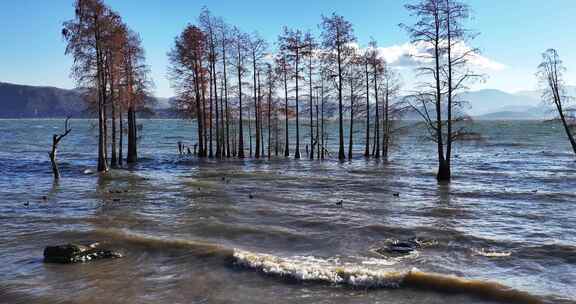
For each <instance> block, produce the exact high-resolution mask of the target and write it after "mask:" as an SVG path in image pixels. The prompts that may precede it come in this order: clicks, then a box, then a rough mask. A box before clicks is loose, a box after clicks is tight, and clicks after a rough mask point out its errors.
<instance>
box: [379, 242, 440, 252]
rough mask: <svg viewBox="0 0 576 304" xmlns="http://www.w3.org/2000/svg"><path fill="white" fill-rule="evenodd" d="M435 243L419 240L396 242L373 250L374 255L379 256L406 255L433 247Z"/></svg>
mask: <svg viewBox="0 0 576 304" xmlns="http://www.w3.org/2000/svg"><path fill="white" fill-rule="evenodd" d="M435 244H437V242H436V241H421V240H419V239H411V240H397V241H394V242H391V243H390V244H387V245H386V246H384V247H381V248H377V249H375V251H376V253H378V254H381V255H390V254H392V255H406V254H410V253H412V252H413V251H414V250H416V249H420V248H425V247H429V246H434V245H435Z"/></svg>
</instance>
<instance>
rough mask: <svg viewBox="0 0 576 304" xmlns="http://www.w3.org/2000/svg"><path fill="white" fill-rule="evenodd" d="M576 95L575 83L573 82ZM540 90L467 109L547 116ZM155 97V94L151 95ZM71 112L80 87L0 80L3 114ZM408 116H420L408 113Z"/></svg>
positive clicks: (471, 95) (479, 114)
mask: <svg viewBox="0 0 576 304" xmlns="http://www.w3.org/2000/svg"><path fill="white" fill-rule="evenodd" d="M569 90H572V91H573V93H574V94H573V95H574V96H576V87H574V86H570V87H569ZM540 95H541V94H540V92H539V91H537V90H535V91H521V92H516V93H507V92H504V91H500V90H493V89H485V90H479V91H471V92H467V93H465V94H464V96H463V97H464V99H465V100H466V101H468V104H469V106H468V107H467V108H466V109H464V110H465V112H466V113H467V114H468V115H470V116H472V117H474V118H476V119H547V118H550V117H551V116H552V115H553V114H551V113H549V112H547V111H548V108H547V107H546V106H545V105H543V104H542V103H541V101H540V97H539V96H540ZM151 98H153V97H151ZM153 99H154V100H151V101H152V102H151V103H150V104H151V108H152V109H151V110H152V111H146V113H143V116H145V117H157V118H173V117H178V115H177V113H175V112H174V111H173V110H172V109H171V107H172V99H171V98H153ZM66 116H71V117H75V118H78V117H80V118H83V117H91V116H92V115H91V114H90V113H88V111H87V110H86V103H85V102H84V100H83V98H82V96H81V93H80V92H79V91H78V90H65V89H59V88H54V87H35V86H26V85H17V84H9V83H1V82H0V118H56V117H66ZM405 118H406V119H419V117H418V115H417V114H416V113H408V114H407V115H406V117H405Z"/></svg>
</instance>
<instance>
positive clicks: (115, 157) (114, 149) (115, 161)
mask: <svg viewBox="0 0 576 304" xmlns="http://www.w3.org/2000/svg"><path fill="white" fill-rule="evenodd" d="M116 116H117V115H116V102H112V159H111V163H112V168H116V167H118V148H117V146H116V140H117V138H116V132H117V130H116Z"/></svg>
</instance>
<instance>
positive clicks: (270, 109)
mask: <svg viewBox="0 0 576 304" xmlns="http://www.w3.org/2000/svg"><path fill="white" fill-rule="evenodd" d="M268 81H269V84H268V159H270V158H271V157H272V125H271V124H270V123H271V120H270V117H271V115H272V74H271V73H270V74H268ZM276 154H278V149H276Z"/></svg>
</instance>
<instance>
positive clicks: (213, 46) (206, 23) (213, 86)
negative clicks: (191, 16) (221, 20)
mask: <svg viewBox="0 0 576 304" xmlns="http://www.w3.org/2000/svg"><path fill="white" fill-rule="evenodd" d="M198 21H199V24H200V27H201V28H202V31H203V32H204V34H205V35H206V47H207V55H208V65H209V68H208V70H209V77H208V78H209V80H210V85H209V86H210V99H209V100H210V111H209V112H210V115H209V124H208V126H209V129H210V137H209V148H208V149H209V157H213V148H212V139H213V134H212V129H213V126H212V120H213V119H212V113H215V114H216V115H215V116H216V117H215V118H216V120H215V125H216V132H215V133H216V157H217V158H220V157H221V156H222V155H221V154H222V151H221V144H220V117H219V110H218V89H217V87H218V84H217V72H216V63H217V62H218V57H219V55H220V54H219V53H218V50H217V45H218V40H217V32H216V31H217V27H218V21H217V20H216V18H214V17H213V16H212V14H211V13H210V11H209V10H208V9H207V8H206V7H204V8H203V9H202V12H201V13H200V17H199V18H198ZM213 107H214V108H213Z"/></svg>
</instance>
